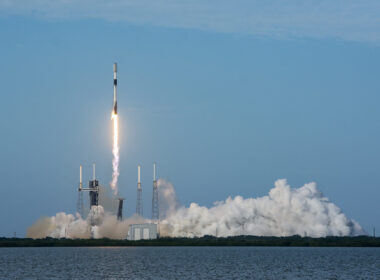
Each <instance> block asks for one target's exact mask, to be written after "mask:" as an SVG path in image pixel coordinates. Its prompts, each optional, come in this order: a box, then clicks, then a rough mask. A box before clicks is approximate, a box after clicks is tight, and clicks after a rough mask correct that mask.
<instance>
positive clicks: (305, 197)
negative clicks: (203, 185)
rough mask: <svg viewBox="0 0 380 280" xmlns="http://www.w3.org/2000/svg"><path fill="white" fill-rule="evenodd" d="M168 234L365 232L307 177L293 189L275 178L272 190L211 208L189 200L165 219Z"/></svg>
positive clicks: (307, 234) (230, 200)
mask: <svg viewBox="0 0 380 280" xmlns="http://www.w3.org/2000/svg"><path fill="white" fill-rule="evenodd" d="M161 234H162V235H167V236H184V237H194V236H204V235H218V236H236V235H257V236H290V235H296V234H298V235H301V236H312V237H322V236H330V235H333V236H346V235H361V234H365V232H364V231H363V229H362V228H361V226H360V225H359V224H358V223H357V222H355V221H353V220H350V219H348V218H347V217H346V216H345V215H344V214H343V213H342V211H341V210H340V209H339V208H338V207H337V206H336V205H335V204H333V203H331V202H329V200H328V198H326V197H324V196H323V195H322V193H321V192H320V191H319V190H318V189H317V186H316V184H315V183H309V184H306V185H304V186H303V187H301V188H298V189H292V188H291V187H290V186H289V185H288V184H287V181H286V180H284V179H282V180H278V181H276V182H275V187H274V188H273V189H271V190H270V192H269V195H268V196H264V197H259V198H247V199H244V198H243V197H241V196H236V197H235V198H231V197H229V198H227V199H226V201H223V202H216V203H215V205H214V206H213V207H211V208H207V207H203V206H199V205H198V204H197V203H191V204H190V206H189V207H180V208H178V209H177V210H176V211H174V212H172V214H171V215H170V216H168V217H167V218H166V219H164V220H163V221H162V222H161Z"/></svg>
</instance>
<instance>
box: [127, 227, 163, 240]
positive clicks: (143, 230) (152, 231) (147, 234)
mask: <svg viewBox="0 0 380 280" xmlns="http://www.w3.org/2000/svg"><path fill="white" fill-rule="evenodd" d="M157 236H158V233H157V224H132V225H129V228H128V237H127V239H128V240H141V239H156V238H157Z"/></svg>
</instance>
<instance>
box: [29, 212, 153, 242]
mask: <svg viewBox="0 0 380 280" xmlns="http://www.w3.org/2000/svg"><path fill="white" fill-rule="evenodd" d="M145 222H147V221H146V220H144V219H143V218H141V217H139V216H132V217H130V218H128V219H125V220H123V221H118V220H117V217H116V216H115V215H113V214H111V213H110V212H107V211H104V208H103V207H102V206H97V207H96V206H93V207H92V208H91V211H90V213H89V215H88V216H87V218H86V219H82V217H80V215H77V216H75V217H74V215H72V214H66V213H63V212H61V213H57V214H56V215H55V216H53V217H48V218H41V219H39V220H38V221H37V222H36V223H35V224H34V225H32V226H31V227H29V228H28V230H27V234H26V235H27V237H30V238H44V237H53V238H69V239H74V238H103V237H107V238H111V239H126V238H127V233H128V227H129V225H130V224H135V223H145Z"/></svg>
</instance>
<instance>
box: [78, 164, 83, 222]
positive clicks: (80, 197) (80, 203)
mask: <svg viewBox="0 0 380 280" xmlns="http://www.w3.org/2000/svg"><path fill="white" fill-rule="evenodd" d="M82 189H83V182H82V165H81V166H79V187H78V201H77V213H78V214H79V215H80V216H81V217H82V219H83V217H84V205H83V192H82Z"/></svg>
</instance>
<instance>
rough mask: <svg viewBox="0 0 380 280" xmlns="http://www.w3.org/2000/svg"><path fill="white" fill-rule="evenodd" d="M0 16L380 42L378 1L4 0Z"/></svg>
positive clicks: (379, 4) (379, 9) (379, 3)
mask: <svg viewBox="0 0 380 280" xmlns="http://www.w3.org/2000/svg"><path fill="white" fill-rule="evenodd" d="M0 15H2V16H3V17H4V16H13V15H24V16H32V17H38V18H46V19H83V18H93V19H105V20H109V21H124V22H130V23H134V24H141V25H153V26H165V27H172V28H190V29H200V30H205V31H212V32H223V33H240V34H251V35H254V36H264V37H275V38H293V37H311V38H337V39H341V40H349V41H360V42H375V43H379V42H380V16H379V15H380V1H378V0H361V1H357V0H345V1H343V0H329V1H327V0H303V1H301V0H288V1H282V0H266V1H257V0H235V1H227V0H218V1H217V0H209V1H204V0H203V1H201V0H193V1H174V0H106V1H100V0H91V1H90V0H55V1H52V0H0Z"/></svg>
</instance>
